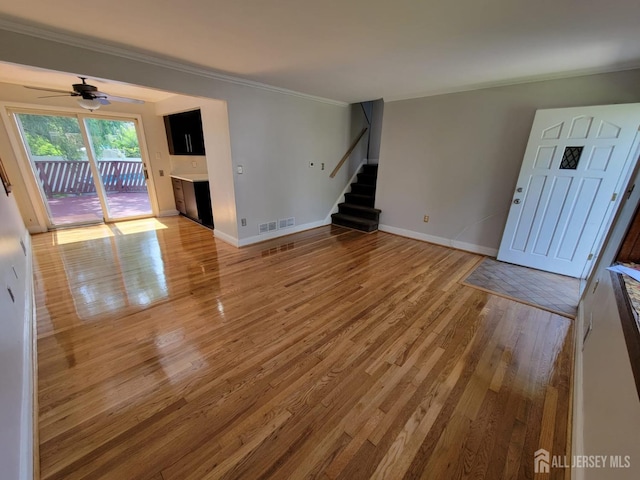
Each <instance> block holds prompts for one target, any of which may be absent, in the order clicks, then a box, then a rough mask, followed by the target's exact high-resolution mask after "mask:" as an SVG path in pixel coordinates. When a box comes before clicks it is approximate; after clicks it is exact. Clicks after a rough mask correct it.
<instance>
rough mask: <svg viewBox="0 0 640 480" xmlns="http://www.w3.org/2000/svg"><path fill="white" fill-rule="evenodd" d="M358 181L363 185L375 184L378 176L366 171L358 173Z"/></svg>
mask: <svg viewBox="0 0 640 480" xmlns="http://www.w3.org/2000/svg"><path fill="white" fill-rule="evenodd" d="M358 183H360V184H362V185H375V184H376V177H375V176H373V175H367V174H366V173H359V174H358Z"/></svg>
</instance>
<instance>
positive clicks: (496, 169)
mask: <svg viewBox="0 0 640 480" xmlns="http://www.w3.org/2000/svg"><path fill="white" fill-rule="evenodd" d="M638 101H640V70H630V71H626V72H617V73H608V74H602V75H591V76H584V77H577V78H571V79H564V80H553V81H545V82H536V83H527V84H521V85H512V86H508V87H499V88H490V89H484V90H476V91H471V92H463V93H456V94H450V95H440V96H435V97H427V98H420V99H413V100H405V101H398V102H389V103H386V104H385V106H384V122H383V127H382V143H381V151H380V170H379V174H378V189H377V198H376V207H378V208H380V209H382V215H381V216H380V223H381V224H382V225H383V226H382V227H381V228H383V229H384V228H385V227H384V226H388V227H391V230H392V231H394V230H395V231H396V232H398V233H404V234H407V235H411V236H416V237H419V238H423V239H425V240H432V241H435V242H437V243H443V244H446V245H453V246H457V247H461V248H466V249H470V250H474V251H478V252H481V253H487V254H495V252H496V251H497V248H498V246H499V244H500V239H501V236H502V231H503V228H504V224H505V221H506V218H507V213H508V209H509V205H510V201H511V198H512V194H513V189H514V188H515V182H516V180H517V177H518V173H519V171H520V165H521V163H522V157H523V155H524V150H525V147H526V142H527V139H528V136H529V131H530V129H531V125H532V123H533V117H534V114H535V111H536V110H537V109H540V108H562V107H571V106H586V105H605V104H613V103H632V102H638ZM424 215H429V216H430V219H429V223H424V222H423V216H424Z"/></svg>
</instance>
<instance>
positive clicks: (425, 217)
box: [422, 215, 429, 223]
mask: <svg viewBox="0 0 640 480" xmlns="http://www.w3.org/2000/svg"><path fill="white" fill-rule="evenodd" d="M422 221H423V222H424V223H429V215H425V216H424V218H423V219H422Z"/></svg>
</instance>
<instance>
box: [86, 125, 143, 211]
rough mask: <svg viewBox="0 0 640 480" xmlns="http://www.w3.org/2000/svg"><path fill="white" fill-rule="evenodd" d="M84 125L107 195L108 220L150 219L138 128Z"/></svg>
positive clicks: (130, 126) (132, 126)
mask: <svg viewBox="0 0 640 480" xmlns="http://www.w3.org/2000/svg"><path fill="white" fill-rule="evenodd" d="M85 124H86V126H87V133H88V134H89V141H90V143H91V148H92V152H93V157H94V158H95V159H96V161H97V164H98V173H99V177H100V181H101V183H102V185H103V188H104V192H105V194H106V196H105V201H106V204H107V207H108V209H109V218H112V219H114V220H122V219H125V218H131V217H139V216H142V215H151V204H150V203H149V193H148V192H147V180H146V171H145V168H144V163H143V162H142V157H141V153H140V144H139V142H138V134H137V132H136V124H135V123H134V122H132V121H130V120H129V121H125V120H106V119H101V118H87V119H86V120H85Z"/></svg>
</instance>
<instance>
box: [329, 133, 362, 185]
mask: <svg viewBox="0 0 640 480" xmlns="http://www.w3.org/2000/svg"><path fill="white" fill-rule="evenodd" d="M368 129H369V128H368V127H364V128H363V129H362V131H361V132H360V134H359V135H358V136H357V137H356V139H355V140H354V141H353V143H352V144H351V146H350V147H349V150H347V153H345V154H344V156H343V157H342V158H341V159H340V161H339V162H338V165H336V168H334V169H333V171H332V172H331V175H329V177H330V178H333V177H335V176H336V174H337V173H338V171H339V170H340V168H342V165H344V162H346V161H347V158H349V157H350V156H351V153H353V150H355V148H356V145H358V142H359V141H360V139H362V137H363V136H364V134H365V133H366V131H367V130H368Z"/></svg>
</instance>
